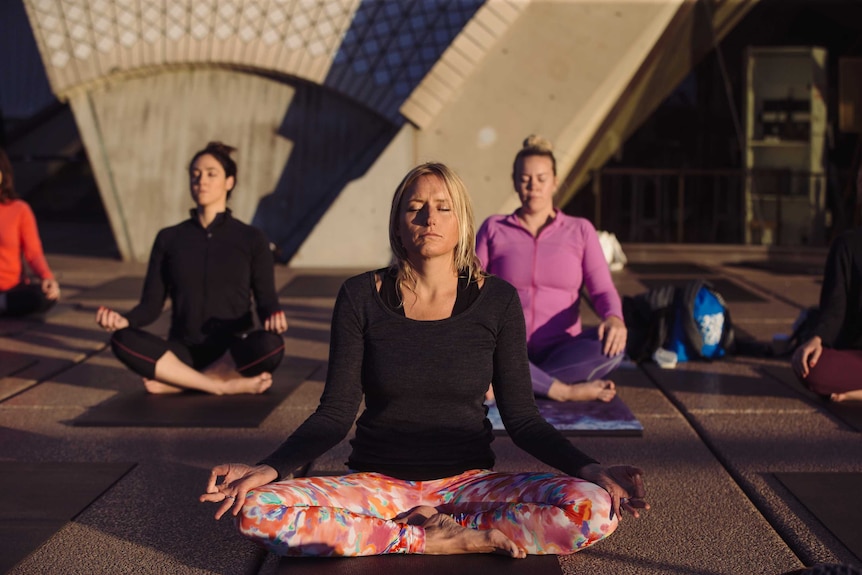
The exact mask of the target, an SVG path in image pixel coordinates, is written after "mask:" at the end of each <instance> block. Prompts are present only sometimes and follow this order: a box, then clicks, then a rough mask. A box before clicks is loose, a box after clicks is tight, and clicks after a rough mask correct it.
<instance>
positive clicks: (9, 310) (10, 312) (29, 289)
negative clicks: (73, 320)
mask: <svg viewBox="0 0 862 575" xmlns="http://www.w3.org/2000/svg"><path fill="white" fill-rule="evenodd" d="M0 293H5V295H6V309H2V310H0V315H5V316H7V317H21V316H24V315H30V314H32V313H45V312H46V311H48V310H49V309H51V308H52V307H53V306H54V304H55V303H57V300H53V299H48V298H47V297H45V294H44V293H43V292H42V286H41V285H39V284H18V285H16V286H15V287H13V288H12V289H10V290H9V291H6V292H0Z"/></svg>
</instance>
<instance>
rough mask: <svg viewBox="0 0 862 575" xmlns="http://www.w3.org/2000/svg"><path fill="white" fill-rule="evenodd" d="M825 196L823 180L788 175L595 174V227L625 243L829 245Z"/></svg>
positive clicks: (668, 171)
mask: <svg viewBox="0 0 862 575" xmlns="http://www.w3.org/2000/svg"><path fill="white" fill-rule="evenodd" d="M825 193H826V180H825V175H824V174H820V173H811V172H804V171H795V170H787V169H758V170H744V169H715V170H700V169H648V168H603V169H600V170H595V171H594V172H593V174H592V196H593V198H592V201H593V209H594V213H593V221H594V224H595V225H596V228H599V229H603V230H607V231H610V232H613V233H614V234H616V236H617V237H618V238H619V239H620V241H624V242H658V243H672V242H676V243H754V244H771V245H803V244H805V245H824V244H825V241H826V240H825V231H824V230H825V227H826V224H828V221H827V217H826V214H825V210H824V209H823V208H822V206H824V205H825ZM581 205H582V206H583V205H584V203H583V202H581ZM818 206H819V207H818Z"/></svg>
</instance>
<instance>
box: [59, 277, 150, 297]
mask: <svg viewBox="0 0 862 575" xmlns="http://www.w3.org/2000/svg"><path fill="white" fill-rule="evenodd" d="M143 285H144V278H142V277H131V276H124V277H119V278H117V279H114V280H111V281H108V282H105V283H103V284H101V285H98V286H96V287H92V288H90V289H87V290H84V291H82V292H81V293H79V294H78V295H76V296H75V297H74V298H72V299H75V300H87V301H95V302H99V301H102V300H105V301H107V300H118V299H130V300H138V299H140V297H141V290H142V288H143Z"/></svg>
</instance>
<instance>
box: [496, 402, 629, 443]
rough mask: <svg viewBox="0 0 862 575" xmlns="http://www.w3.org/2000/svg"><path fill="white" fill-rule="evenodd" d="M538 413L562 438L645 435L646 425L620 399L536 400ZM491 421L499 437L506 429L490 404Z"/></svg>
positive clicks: (498, 414) (498, 413) (497, 412)
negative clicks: (561, 434) (572, 436)
mask: <svg viewBox="0 0 862 575" xmlns="http://www.w3.org/2000/svg"><path fill="white" fill-rule="evenodd" d="M536 405H537V406H538V407H539V413H540V414H541V415H542V417H544V418H545V419H546V420H547V421H548V423H550V424H551V425H553V426H554V427H555V428H556V429H557V430H559V431H560V432H562V433H563V435H579V436H589V435H615V436H628V437H636V436H641V435H643V430H644V428H643V426H642V425H641V422H640V421H638V420H637V418H636V417H635V416H634V414H633V413H632V412H631V410H630V409H629V408H628V406H627V405H626V404H625V403H623V400H622V399H620V398H619V396H617V397H614V398H613V399H612V400H611V401H608V402H604V401H570V402H561V401H554V400H552V399H541V398H536ZM488 420H489V421H490V422H491V425H492V426H493V428H494V432H495V433H497V434H505V433H506V428H505V427H504V426H503V420H502V419H501V418H500V412H499V411H498V410H497V405H496V404H495V403H493V402H492V403H489V404H488Z"/></svg>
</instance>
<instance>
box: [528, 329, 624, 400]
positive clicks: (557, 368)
mask: <svg viewBox="0 0 862 575" xmlns="http://www.w3.org/2000/svg"><path fill="white" fill-rule="evenodd" d="M623 355H624V354H623V353H619V354H617V355H615V356H613V357H608V356H606V355H605V354H603V353H602V342H601V341H599V330H598V328H595V327H594V328H591V329H588V330H586V331H583V332H581V333H579V334H578V335H576V336H574V337H572V338H569V339H566V340H564V341H562V342H560V343H558V344H556V345H554V346H553V347H550V348H546V349H543V350H541V353H530V376H531V377H532V379H533V392H534V393H537V394H539V395H548V390H549V389H550V388H551V383H553V381H554V378H556V379H559V380H560V381H562V382H563V383H578V382H581V381H592V380H594V379H601V378H603V377H605V376H606V375H607V374H609V373H610V372H612V371H613V370H615V369H616V368H617V367H618V366H619V364H620V362H621V361H622V360H623Z"/></svg>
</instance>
